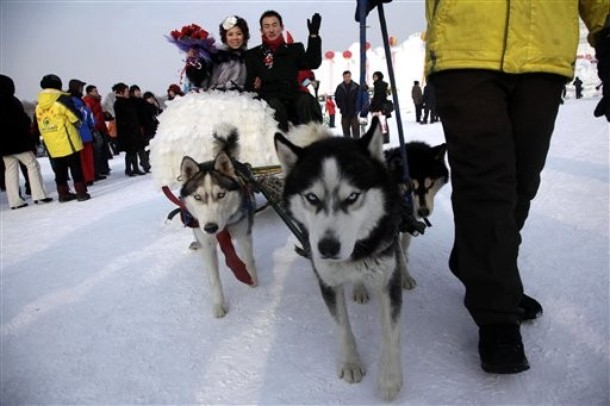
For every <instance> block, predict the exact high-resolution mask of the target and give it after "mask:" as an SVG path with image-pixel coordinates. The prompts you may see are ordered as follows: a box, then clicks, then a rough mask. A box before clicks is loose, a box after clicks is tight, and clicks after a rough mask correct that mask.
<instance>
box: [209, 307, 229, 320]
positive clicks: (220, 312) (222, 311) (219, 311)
mask: <svg viewBox="0 0 610 406" xmlns="http://www.w3.org/2000/svg"><path fill="white" fill-rule="evenodd" d="M212 313H214V317H215V318H217V319H222V318H223V317H225V316H226V315H227V309H226V308H225V307H224V305H222V304H220V305H214V306H213V307H212Z"/></svg>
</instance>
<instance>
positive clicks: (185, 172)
mask: <svg viewBox="0 0 610 406" xmlns="http://www.w3.org/2000/svg"><path fill="white" fill-rule="evenodd" d="M197 172H199V164H198V163H197V162H196V161H195V160H194V159H193V158H191V157H190V156H185V157H183V158H182V163H181V164H180V177H179V178H178V179H179V180H180V181H181V182H182V184H183V185H184V184H185V183H186V182H187V181H188V180H189V179H191V178H192V177H193V176H195V174H196V173H197Z"/></svg>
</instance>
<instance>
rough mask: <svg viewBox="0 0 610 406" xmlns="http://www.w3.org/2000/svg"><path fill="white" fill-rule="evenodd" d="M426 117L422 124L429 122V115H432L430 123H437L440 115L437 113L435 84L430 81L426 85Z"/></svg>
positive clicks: (424, 98)
mask: <svg viewBox="0 0 610 406" xmlns="http://www.w3.org/2000/svg"><path fill="white" fill-rule="evenodd" d="M423 101H424V118H423V120H422V121H421V123H420V124H428V116H430V123H436V122H437V121H438V117H437V115H436V93H435V92H434V86H433V85H432V84H431V83H428V84H427V85H426V86H425V87H424V95H423Z"/></svg>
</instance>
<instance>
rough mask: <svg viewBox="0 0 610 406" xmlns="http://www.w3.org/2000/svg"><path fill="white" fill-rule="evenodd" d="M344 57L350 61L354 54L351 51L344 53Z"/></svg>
mask: <svg viewBox="0 0 610 406" xmlns="http://www.w3.org/2000/svg"><path fill="white" fill-rule="evenodd" d="M343 57H344V58H345V59H350V58H351V57H352V53H351V52H350V51H343Z"/></svg>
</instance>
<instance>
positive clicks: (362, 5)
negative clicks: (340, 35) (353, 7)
mask: <svg viewBox="0 0 610 406" xmlns="http://www.w3.org/2000/svg"><path fill="white" fill-rule="evenodd" d="M367 2H368V1H367V0H358V13H359V19H360V94H359V95H358V104H357V106H358V116H360V113H361V112H362V107H363V103H364V98H365V97H367V98H368V97H369V93H368V91H367V90H366V6H367ZM361 128H362V127H361Z"/></svg>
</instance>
